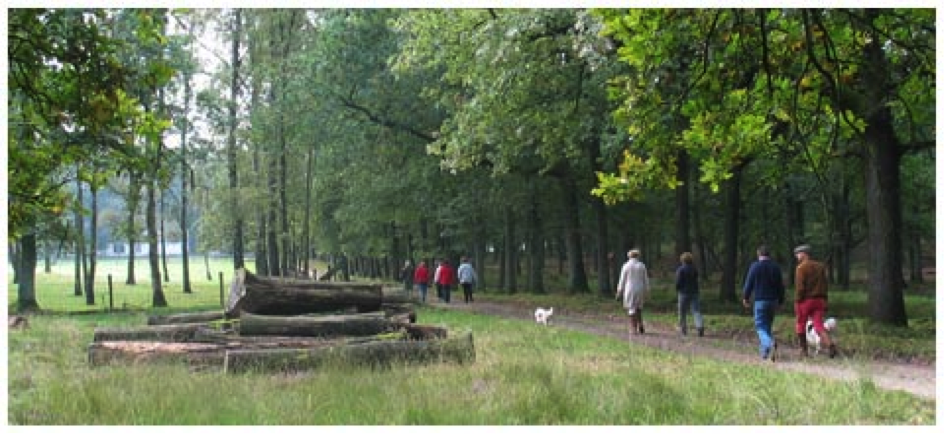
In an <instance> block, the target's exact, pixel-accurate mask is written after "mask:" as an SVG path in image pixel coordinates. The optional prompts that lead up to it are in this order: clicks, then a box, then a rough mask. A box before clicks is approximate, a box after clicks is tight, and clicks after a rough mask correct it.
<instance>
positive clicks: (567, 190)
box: [563, 178, 590, 292]
mask: <svg viewBox="0 0 944 434" xmlns="http://www.w3.org/2000/svg"><path fill="white" fill-rule="evenodd" d="M563 205H564V234H565V236H566V241H567V259H568V264H569V265H570V273H569V274H570V279H569V280H568V290H569V291H570V292H587V291H589V290H590V284H589V283H588V282H587V270H586V267H585V266H584V263H583V241H582V238H583V237H581V236H580V207H579V201H578V198H577V183H576V182H574V180H572V179H570V178H567V179H565V180H564V204H563Z"/></svg>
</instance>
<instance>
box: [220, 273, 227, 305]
mask: <svg viewBox="0 0 944 434" xmlns="http://www.w3.org/2000/svg"><path fill="white" fill-rule="evenodd" d="M220 307H226V305H225V304H223V272H222V271H220Z"/></svg>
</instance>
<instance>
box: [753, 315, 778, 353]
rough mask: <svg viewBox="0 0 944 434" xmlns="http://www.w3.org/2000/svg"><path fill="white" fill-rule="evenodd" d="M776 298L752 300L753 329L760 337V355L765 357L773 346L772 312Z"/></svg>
mask: <svg viewBox="0 0 944 434" xmlns="http://www.w3.org/2000/svg"><path fill="white" fill-rule="evenodd" d="M776 308H777V300H755V301H754V329H756V330H757V337H758V338H759V339H760V357H761V358H764V359H766V358H767V357H768V356H770V351H771V349H773V346H774V333H773V324H774V312H775V310H776Z"/></svg>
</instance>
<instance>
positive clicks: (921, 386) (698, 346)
mask: <svg viewBox="0 0 944 434" xmlns="http://www.w3.org/2000/svg"><path fill="white" fill-rule="evenodd" d="M434 305H435V306H437V307H442V308H448V309H456V310H462V311H467V312H475V313H480V314H486V315H495V316H500V317H505V318H520V319H525V320H532V321H533V314H534V310H533V309H532V308H526V307H522V306H515V305H511V304H501V303H493V302H483V301H476V302H474V303H470V304H465V303H462V302H459V303H450V304H445V303H435V302H434ZM551 323H552V325H553V326H556V327H566V328H569V329H573V330H580V331H584V332H588V333H594V334H598V335H603V336H612V337H615V338H618V339H622V340H625V341H627V342H633V343H636V344H641V345H646V346H649V347H653V348H658V349H662V350H666V351H675V352H679V353H685V354H692V355H702V356H706V357H712V358H715V359H720V360H728V361H733V362H739V363H767V365H768V366H773V367H776V368H777V369H784V370H791V371H797V372H804V373H808V374H814V375H820V376H822V377H825V378H828V379H843V380H848V381H853V380H857V379H860V378H870V379H871V380H872V382H874V383H875V385H876V386H878V387H881V388H884V389H889V390H902V391H905V392H908V393H911V394H914V395H917V396H920V397H922V398H928V399H936V385H937V381H936V375H935V368H934V365H926V364H909V363H902V362H893V361H877V360H868V361H866V360H853V359H845V358H842V357H841V356H840V357H839V358H837V359H835V360H830V359H828V358H826V356H825V355H824V354H821V355H820V356H818V357H817V358H815V359H813V360H806V361H804V360H802V359H800V358H799V355H798V354H797V350H796V349H794V348H786V349H785V351H784V350H781V351H780V353H781V354H780V358H779V360H778V361H777V362H776V363H774V364H770V363H768V362H763V361H761V360H760V359H759V357H758V356H757V353H756V350H755V348H756V336H754V335H750V336H748V335H745V336H730V335H725V336H713V335H712V334H711V331H710V330H708V331H707V333H706V335H705V337H703V338H698V337H695V336H692V334H691V333H690V334H689V336H686V337H680V336H678V333H677V332H676V331H675V329H674V328H672V329H667V328H664V327H662V326H660V325H655V324H652V323H648V324H646V333H645V334H643V335H635V336H630V335H629V334H628V332H627V327H626V324H627V320H626V318H625V317H618V318H617V317H608V316H603V315H600V316H592V315H586V314H570V313H568V312H555V314H554V316H553V317H552V318H551ZM724 341H727V342H724ZM734 341H737V343H738V345H731V343H732V342H734ZM726 344H727V345H726ZM725 347H736V348H732V349H729V348H725ZM840 348H841V347H840Z"/></svg>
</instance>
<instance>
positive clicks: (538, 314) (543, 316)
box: [534, 307, 554, 325]
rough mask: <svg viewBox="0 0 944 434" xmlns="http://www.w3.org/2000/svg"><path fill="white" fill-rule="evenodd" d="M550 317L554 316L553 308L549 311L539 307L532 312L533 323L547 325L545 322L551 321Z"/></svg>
mask: <svg viewBox="0 0 944 434" xmlns="http://www.w3.org/2000/svg"><path fill="white" fill-rule="evenodd" d="M551 315H554V308H553V307H552V308H549V309H544V308H540V307H539V308H537V309H535V310H534V322H536V323H538V324H544V325H547V321H548V320H550V319H551Z"/></svg>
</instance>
